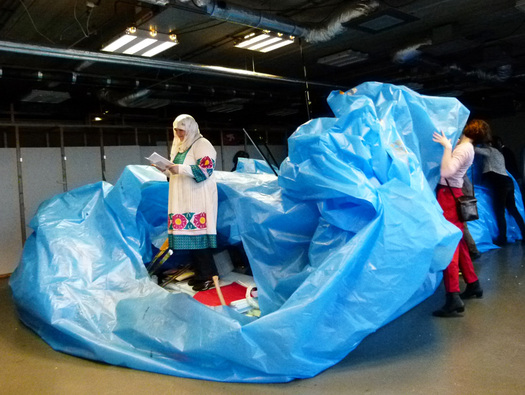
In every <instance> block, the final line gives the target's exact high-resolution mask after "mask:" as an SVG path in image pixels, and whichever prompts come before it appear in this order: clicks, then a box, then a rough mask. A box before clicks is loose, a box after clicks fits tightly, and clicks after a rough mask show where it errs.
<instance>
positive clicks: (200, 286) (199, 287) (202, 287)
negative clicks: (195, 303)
mask: <svg viewBox="0 0 525 395" xmlns="http://www.w3.org/2000/svg"><path fill="white" fill-rule="evenodd" d="M214 287H215V284H214V283H213V280H206V281H201V282H199V283H197V284H195V285H194V286H193V288H192V289H193V290H194V291H197V292H199V291H207V290H208V289H211V288H214Z"/></svg>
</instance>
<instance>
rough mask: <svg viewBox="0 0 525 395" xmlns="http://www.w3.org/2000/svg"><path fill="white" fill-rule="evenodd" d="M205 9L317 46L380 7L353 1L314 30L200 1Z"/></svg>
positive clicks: (367, 1) (365, 0)
mask: <svg viewBox="0 0 525 395" xmlns="http://www.w3.org/2000/svg"><path fill="white" fill-rule="evenodd" d="M204 3H205V6H206V13H207V14H208V15H210V16H211V17H213V18H216V19H220V20H223V21H228V22H234V23H239V24H241V25H246V26H250V27H255V28H259V29H266V30H271V31H274V32H278V33H283V34H287V35H291V36H296V37H302V38H304V39H306V41H308V42H312V43H317V42H324V41H328V40H331V39H332V38H333V37H335V36H336V35H338V34H340V33H342V32H343V31H344V27H343V24H344V23H346V22H349V21H350V20H352V19H355V18H357V17H360V16H364V15H367V14H369V13H371V12H372V11H374V10H376V9H377V8H378V7H379V3H378V2H376V1H375V0H362V1H353V2H351V3H350V4H349V5H347V6H345V8H344V9H343V10H341V12H340V13H339V14H337V15H336V16H334V17H333V18H331V19H330V20H329V21H328V22H326V23H324V24H320V25H318V26H315V27H313V28H312V27H306V26H299V25H297V24H296V23H295V22H294V21H292V20H290V19H288V18H283V17H279V16H277V15H274V14H269V13H266V12H262V11H258V10H251V9H248V8H244V7H240V6H237V5H231V4H227V3H226V2H224V1H213V0H210V1H202V0H201V1H200V4H203V5H204Z"/></svg>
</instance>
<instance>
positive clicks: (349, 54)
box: [317, 49, 368, 67]
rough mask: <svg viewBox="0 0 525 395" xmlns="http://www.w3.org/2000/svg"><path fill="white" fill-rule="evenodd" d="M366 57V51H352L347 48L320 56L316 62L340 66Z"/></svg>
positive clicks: (360, 60) (357, 61)
mask: <svg viewBox="0 0 525 395" xmlns="http://www.w3.org/2000/svg"><path fill="white" fill-rule="evenodd" d="M367 59H368V54H367V53H363V52H359V51H353V50H351V49H348V50H346V51H343V52H339V53H336V54H333V55H329V56H325V57H323V58H320V59H319V60H318V61H317V63H321V64H325V65H328V66H335V67H342V66H347V65H349V64H352V63H359V62H363V61H365V60H367Z"/></svg>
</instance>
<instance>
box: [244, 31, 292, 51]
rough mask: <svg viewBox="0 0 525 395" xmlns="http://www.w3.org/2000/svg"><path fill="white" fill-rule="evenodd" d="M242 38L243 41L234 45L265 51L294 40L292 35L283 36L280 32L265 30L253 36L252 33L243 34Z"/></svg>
mask: <svg viewBox="0 0 525 395" xmlns="http://www.w3.org/2000/svg"><path fill="white" fill-rule="evenodd" d="M243 40H245V41H241V42H239V43H237V44H235V47H237V48H244V49H248V50H250V51H259V52H264V53H266V52H270V51H273V50H274V49H277V48H281V47H284V46H285V45H289V44H292V43H293V42H294V37H292V36H284V35H283V34H280V33H277V34H276V33H270V32H265V33H262V34H259V35H257V36H255V37H254V33H252V34H249V35H247V36H244V38H243Z"/></svg>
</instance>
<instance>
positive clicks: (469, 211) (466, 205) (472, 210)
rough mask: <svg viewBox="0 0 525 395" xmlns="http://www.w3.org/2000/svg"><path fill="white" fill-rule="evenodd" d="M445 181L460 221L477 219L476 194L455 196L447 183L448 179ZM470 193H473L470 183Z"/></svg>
mask: <svg viewBox="0 0 525 395" xmlns="http://www.w3.org/2000/svg"><path fill="white" fill-rule="evenodd" d="M445 181H446V182H447V186H448V189H450V193H451V194H452V197H453V198H454V200H455V201H456V208H457V210H458V218H459V220H460V221H461V222H467V221H475V220H477V219H479V214H478V199H476V196H468V195H463V196H460V197H459V198H457V197H456V196H455V195H454V192H452V188H451V187H450V184H449V183H448V180H447V179H446V178H445ZM472 194H473V195H474V185H472Z"/></svg>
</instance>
